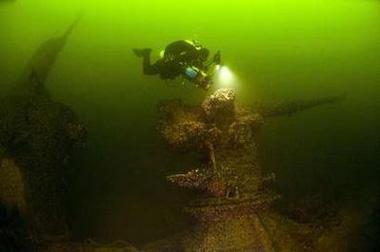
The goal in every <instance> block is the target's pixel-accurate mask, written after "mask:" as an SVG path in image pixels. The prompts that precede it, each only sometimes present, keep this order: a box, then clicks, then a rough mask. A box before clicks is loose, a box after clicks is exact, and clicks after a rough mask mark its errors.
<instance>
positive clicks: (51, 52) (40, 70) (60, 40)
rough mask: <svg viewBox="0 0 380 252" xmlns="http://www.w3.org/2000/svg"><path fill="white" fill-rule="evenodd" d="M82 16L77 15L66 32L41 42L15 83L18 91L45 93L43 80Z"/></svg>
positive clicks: (44, 80)
mask: <svg viewBox="0 0 380 252" xmlns="http://www.w3.org/2000/svg"><path fill="white" fill-rule="evenodd" d="M81 17H82V16H79V17H78V18H77V19H76V20H75V21H74V22H73V24H71V25H70V27H69V28H68V29H67V30H66V32H65V33H64V34H63V35H62V36H59V37H54V38H51V39H48V40H46V41H45V42H43V43H41V45H40V46H39V48H38V49H37V51H36V52H35V53H34V55H33V56H32V58H31V59H30V61H29V62H28V64H27V66H26V68H25V70H24V73H23V75H22V77H21V78H20V80H19V82H18V83H17V84H18V85H17V87H16V88H18V89H21V90H18V91H21V92H28V93H32V94H43V95H46V94H47V92H46V87H45V82H46V79H47V77H48V76H49V74H50V72H51V69H52V68H53V66H54V63H55V61H56V60H57V57H58V55H59V53H60V52H61V51H62V49H63V47H64V46H65V45H66V42H67V38H68V36H69V35H70V34H71V33H72V31H73V29H74V28H75V27H76V25H77V24H78V22H79V20H80V19H81Z"/></svg>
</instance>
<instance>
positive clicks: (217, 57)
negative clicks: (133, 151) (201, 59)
mask: <svg viewBox="0 0 380 252" xmlns="http://www.w3.org/2000/svg"><path fill="white" fill-rule="evenodd" d="M213 62H214V63H215V64H216V65H220V64H221V63H222V54H221V53H220V51H217V52H216V54H215V55H214V58H213Z"/></svg>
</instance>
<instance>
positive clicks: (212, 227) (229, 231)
mask: <svg viewBox="0 0 380 252" xmlns="http://www.w3.org/2000/svg"><path fill="white" fill-rule="evenodd" d="M338 100H341V97H331V98H323V99H313V100H310V101H306V100H300V101H293V102H290V103H279V104H271V105H269V106H268V105H263V104H260V106H258V105H256V106H254V109H253V110H252V111H251V110H248V109H245V108H243V107H240V106H239V105H238V104H237V103H236V97H235V93H234V91H233V90H231V89H219V90H216V91H215V92H214V93H213V94H211V95H210V96H208V97H206V98H205V100H204V101H203V103H202V104H200V105H198V106H189V105H186V104H183V103H182V102H181V101H179V100H174V101H167V102H163V103H161V104H160V106H159V112H160V121H159V127H158V129H159V131H160V133H161V135H162V136H163V138H164V139H165V141H166V142H167V143H168V146H169V147H170V148H171V149H172V150H173V151H181V152H196V153H199V154H200V156H201V157H202V158H201V159H200V160H199V167H193V168H191V169H189V170H188V171H187V172H185V173H183V174H174V175H169V176H168V177H167V179H168V181H169V182H170V183H173V184H175V185H177V186H179V187H183V188H187V189H189V190H193V191H195V192H197V195H198V197H197V198H196V199H195V200H193V201H192V202H189V203H188V205H187V206H186V207H185V209H184V210H185V211H186V212H187V213H188V214H189V215H190V216H191V217H192V220H193V223H192V225H190V227H189V229H188V230H185V231H184V232H182V233H179V234H176V235H174V236H173V237H168V238H167V239H163V240H160V241H157V242H153V243H151V244H148V245H147V246H146V247H145V250H144V251H307V250H305V246H304V245H305V244H302V243H300V242H298V241H297V235H296V232H294V235H289V234H288V231H289V230H290V229H291V227H294V226H296V227H298V230H301V227H303V229H302V230H303V231H305V230H307V231H308V232H309V233H308V234H309V236H308V238H307V240H308V241H313V242H315V241H316V240H317V238H318V235H317V233H316V232H314V230H312V229H307V228H306V227H307V226H303V225H302V224H296V223H295V222H292V221H291V220H288V219H287V218H286V217H285V216H282V215H281V214H279V213H276V212H275V210H274V209H273V208H271V205H272V202H273V201H274V200H276V199H277V198H278V195H276V194H274V193H273V192H272V191H271V189H270V184H271V183H273V181H274V179H275V176H274V174H267V175H265V174H263V173H262V169H261V166H260V164H259V162H258V158H257V144H256V136H257V134H258V132H259V130H260V128H261V127H262V125H263V124H264V120H265V119H267V118H272V117H276V116H282V115H289V114H293V113H297V112H299V111H303V110H305V109H309V108H312V107H315V106H319V105H322V104H328V103H333V102H336V101H338ZM286 223H288V224H286ZM292 223H294V224H292ZM313 242H309V243H308V246H309V247H308V249H309V248H310V246H313Z"/></svg>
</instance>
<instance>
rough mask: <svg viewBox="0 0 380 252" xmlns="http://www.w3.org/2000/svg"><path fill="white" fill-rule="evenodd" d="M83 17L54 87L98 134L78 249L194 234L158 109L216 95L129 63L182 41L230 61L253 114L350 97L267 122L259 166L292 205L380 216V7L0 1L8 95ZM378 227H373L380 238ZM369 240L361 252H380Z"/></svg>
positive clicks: (83, 155)
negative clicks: (273, 105)
mask: <svg viewBox="0 0 380 252" xmlns="http://www.w3.org/2000/svg"><path fill="white" fill-rule="evenodd" d="M81 13H83V18H82V20H81V21H80V23H79V25H78V27H77V28H76V29H75V31H74V33H73V34H72V35H71V37H70V38H69V41H68V43H67V45H66V47H65V49H64V50H63V52H62V53H61V54H60V57H59V59H58V62H57V63H56V65H55V67H54V70H53V72H52V74H51V75H50V76H49V80H48V85H47V86H48V89H49V91H50V93H51V95H52V97H54V99H55V100H58V101H61V102H63V103H65V104H67V105H69V106H71V107H72V108H73V109H74V111H75V112H76V113H78V115H79V117H80V118H81V120H82V121H83V122H84V123H85V125H86V127H87V128H88V141H87V145H86V146H85V148H84V149H83V150H82V151H81V152H80V153H76V156H75V157H74V158H73V159H72V160H70V165H69V169H68V171H67V172H68V177H69V180H68V184H69V197H68V204H69V208H70V224H71V226H72V228H73V233H74V237H76V238H77V239H86V238H89V237H91V238H96V239H98V240H100V241H102V240H105V241H106V240H118V239H123V240H128V241H130V242H131V243H133V244H137V245H141V244H143V243H145V242H147V241H152V240H156V239H159V238H162V237H164V236H166V235H169V234H172V233H174V232H176V231H178V230H182V229H184V228H186V224H185V223H186V221H185V216H183V214H182V212H181V210H180V209H181V207H182V206H183V205H184V204H185V203H186V200H187V198H188V197H191V195H188V194H186V193H184V192H179V191H178V190H177V189H174V188H172V187H171V186H169V185H168V183H167V182H166V179H165V176H166V175H168V174H171V173H173V172H178V171H183V169H185V168H186V166H187V164H186V165H185V164H184V161H183V160H184V159H188V160H189V161H188V162H189V165H191V162H192V161H191V160H192V159H191V157H188V156H180V155H175V154H172V153H170V152H169V151H168V150H167V149H165V145H164V144H163V142H162V140H161V139H160V136H159V133H158V132H157V130H156V126H157V117H158V111H157V104H158V103H159V102H160V101H162V100H165V99H173V98H180V99H183V100H185V101H187V102H191V103H196V102H199V101H202V100H203V99H204V97H205V96H206V95H207V94H209V93H211V92H212V90H210V91H208V92H205V91H203V90H199V89H195V88H193V87H191V86H190V85H185V86H182V84H181V83H180V82H178V83H174V84H176V85H173V83H169V84H168V83H165V81H162V80H159V79H158V78H156V77H148V76H143V74H142V70H141V62H140V60H139V59H138V58H136V57H135V56H134V55H133V53H132V51H131V50H132V48H140V47H151V48H153V55H155V57H156V58H158V56H159V52H160V51H161V50H162V49H163V48H164V47H165V46H166V45H167V44H168V43H170V42H172V41H174V40H178V39H196V40H199V41H200V42H201V43H202V44H203V45H205V46H206V47H208V48H209V49H210V50H211V51H212V52H215V51H217V50H221V52H222V56H223V61H224V63H225V64H226V65H228V66H229V67H230V68H231V69H232V71H233V72H234V74H235V75H236V78H237V81H236V83H235V86H234V88H236V90H237V97H238V98H237V99H238V101H239V102H241V103H243V104H244V105H246V106H249V105H251V104H253V103H254V102H256V101H261V100H264V101H278V100H284V101H286V100H292V99H299V98H315V97H325V96H331V95H343V94H344V95H346V96H347V99H346V100H345V101H344V102H341V103H338V104H335V105H328V106H322V107H318V108H315V109H313V110H310V111H308V112H305V113H299V114H297V115H294V116H291V117H284V118H279V119H274V120H271V121H268V122H267V124H266V127H264V129H263V130H262V132H261V134H260V145H259V149H260V158H261V163H262V166H263V167H264V170H265V171H268V172H274V173H276V176H277V182H276V190H277V191H278V192H279V193H280V194H281V195H282V201H285V202H286V201H294V200H298V199H302V198H308V197H318V198H322V199H323V200H325V201H326V202H334V203H337V204H341V205H350V206H351V207H353V208H355V209H363V211H365V210H366V209H370V208H373V207H374V205H375V204H377V205H379V201H378V199H379V192H380V191H379V190H380V188H379V187H380V185H379V181H380V132H379V128H380V99H379V97H380V85H379V84H380V1H364V0H356V1H355V0H352V1H348V0H347V1H343V0H342V1H327V0H326V1H322V0H318V1H315V0H310V1H306V0H305V1H295V0H294V1H290V0H283V1H281V0H277V1H275V0H269V1H243V0H236V1H223V0H219V1H214V0H208V1H200V0H192V1H170V0H157V1H149V0H143V1H142V0H124V1H123V0H107V1H99V0H96V1H89V0H88V1H86V0H82V1H79V0H76V1H75V0H50V1H44V0H18V1H0V77H1V78H0V91H1V93H2V94H6V93H7V92H9V91H10V90H11V88H12V83H14V82H15V81H16V79H17V78H18V76H19V74H20V73H21V71H22V70H23V67H24V65H25V63H26V62H27V60H28V59H29V57H30V56H31V55H32V54H33V52H34V50H35V49H36V48H37V47H38V45H39V43H41V41H44V40H45V39H47V38H49V37H51V36H52V35H57V34H60V33H61V32H62V31H64V30H65V29H66V27H67V26H68V25H69V24H71V22H72V21H73V20H74V19H75V18H77V16H78V15H81ZM167 84H168V85H167ZM377 222H378V220H377ZM376 225H378V223H376V220H375V219H374V220H373V222H371V223H369V227H368V230H370V232H372V233H371V234H370V236H373V229H374V228H376ZM366 232H367V231H366V230H363V233H358V234H357V235H358V239H360V237H361V236H362V235H367V236H368V234H366ZM366 241H368V242H369V243H367V244H365V245H363V246H364V247H363V249H365V248H367V247H366V246H368V249H369V248H373V246H375V245H373V244H370V241H371V239H369V240H366ZM373 242H374V243H375V242H376V241H373ZM364 251H365V250H364ZM369 251H370V250H369Z"/></svg>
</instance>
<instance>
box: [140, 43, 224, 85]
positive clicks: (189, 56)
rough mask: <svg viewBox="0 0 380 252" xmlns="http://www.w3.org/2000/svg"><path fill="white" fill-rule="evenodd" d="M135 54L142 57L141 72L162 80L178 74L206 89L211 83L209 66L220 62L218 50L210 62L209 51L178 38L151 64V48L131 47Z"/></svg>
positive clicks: (172, 77)
mask: <svg viewBox="0 0 380 252" xmlns="http://www.w3.org/2000/svg"><path fill="white" fill-rule="evenodd" d="M133 52H134V53H135V54H136V56H138V57H140V58H142V59H143V73H144V74H146V75H159V76H160V78H161V79H163V80H174V79H176V78H177V77H179V76H182V77H184V78H185V79H187V80H189V81H190V82H192V83H193V84H194V85H195V86H196V87H200V88H203V89H206V90H207V89H208V88H209V87H210V85H211V84H212V73H210V72H209V70H210V67H211V66H212V65H213V64H215V65H218V64H220V61H221V56H220V52H219V51H218V52H217V53H216V54H215V56H214V57H213V59H212V61H211V62H207V61H208V57H209V54H210V51H209V50H208V49H207V48H205V47H203V46H202V45H200V44H199V43H198V42H196V41H189V40H178V41H175V42H173V43H170V44H169V45H168V46H166V48H165V50H164V51H163V52H162V53H161V58H160V59H159V60H157V61H156V62H155V63H154V64H151V61H150V55H151V52H152V49H150V48H144V49H133Z"/></svg>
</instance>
